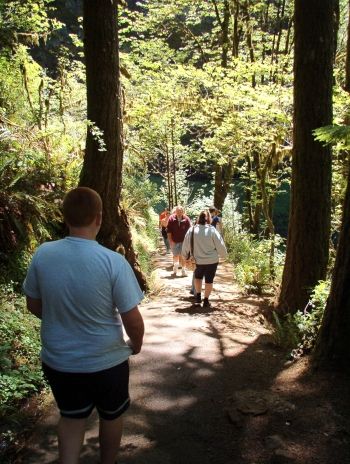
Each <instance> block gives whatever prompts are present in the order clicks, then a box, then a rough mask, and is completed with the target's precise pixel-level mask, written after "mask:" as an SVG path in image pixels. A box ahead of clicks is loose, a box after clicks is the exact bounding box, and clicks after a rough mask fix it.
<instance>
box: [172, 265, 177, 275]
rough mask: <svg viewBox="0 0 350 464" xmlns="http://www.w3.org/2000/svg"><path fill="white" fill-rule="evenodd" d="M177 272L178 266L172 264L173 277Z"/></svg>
mask: <svg viewBox="0 0 350 464" xmlns="http://www.w3.org/2000/svg"><path fill="white" fill-rule="evenodd" d="M177 270H178V265H177V264H174V267H173V276H176V274H177Z"/></svg>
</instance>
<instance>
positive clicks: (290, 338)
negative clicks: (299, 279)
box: [273, 281, 330, 359]
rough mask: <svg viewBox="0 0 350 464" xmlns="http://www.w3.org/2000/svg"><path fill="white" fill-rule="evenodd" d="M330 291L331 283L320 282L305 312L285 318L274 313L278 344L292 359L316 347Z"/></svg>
mask: <svg viewBox="0 0 350 464" xmlns="http://www.w3.org/2000/svg"><path fill="white" fill-rule="evenodd" d="M329 289H330V282H329V281H320V282H319V283H318V285H316V287H315V288H314V290H313V292H312V294H311V298H310V301H309V303H308V304H307V306H306V307H305V309H304V310H303V311H297V312H296V313H295V314H287V315H286V316H285V317H284V318H282V317H281V316H278V314H277V313H276V312H273V317H274V323H275V324H274V337H275V340H276V343H277V344H278V345H280V346H282V347H284V348H286V349H287V350H289V351H290V354H291V357H292V358H294V359H296V358H299V357H300V356H302V355H303V354H306V353H310V352H311V351H312V349H313V347H314V346H315V343H316V339H317V335H318V332H319V329H320V326H321V323H322V318H323V313H324V310H325V307H326V302H327V298H328V295H329Z"/></svg>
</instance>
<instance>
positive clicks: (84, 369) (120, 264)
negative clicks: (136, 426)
mask: <svg viewBox="0 0 350 464" xmlns="http://www.w3.org/2000/svg"><path fill="white" fill-rule="evenodd" d="M63 216H64V219H65V222H66V223H67V225H68V228H69V236H68V237H66V238H64V239H62V240H57V241H52V242H47V243H44V244H42V245H41V246H39V248H38V249H37V251H36V252H35V254H34V256H33V259H32V261H31V264H30V266H29V269H28V272H27V276H26V279H25V281H24V284H23V290H24V293H25V295H26V299H27V307H28V309H29V311H30V312H32V313H33V314H34V315H35V316H37V317H38V318H40V319H41V341H42V350H41V360H42V366H43V372H44V375H45V377H46V378H47V380H48V382H49V384H50V387H51V389H52V392H53V395H54V397H55V400H56V403H57V405H58V408H59V410H60V414H61V417H60V420H59V424H58V444H59V460H60V463H61V464H75V463H78V461H79V455H80V450H81V446H82V443H83V440H84V434H85V425H86V419H87V417H88V416H89V415H90V414H91V412H92V410H93V409H94V408H96V409H97V411H98V413H99V418H100V437H99V438H100V455H101V463H102V464H111V463H114V462H115V460H116V456H117V453H118V449H119V445H120V440H121V435H122V414H123V413H124V412H125V411H126V410H127V409H128V407H129V405H130V399H129V391H128V385H129V364H128V358H129V356H130V355H131V354H137V353H139V352H140V350H141V347H142V341H143V334H144V324H143V319H142V316H141V314H140V312H139V309H138V306H137V305H138V304H139V303H140V301H141V300H142V298H143V293H142V291H141V289H140V287H139V285H138V283H137V280H136V277H135V274H134V272H133V270H132V269H131V267H130V265H129V264H128V262H127V261H126V260H125V258H124V257H123V256H121V255H120V254H118V253H116V252H114V251H112V250H109V249H107V248H105V247H103V246H101V245H99V244H98V243H97V242H96V240H95V239H96V235H97V233H98V231H99V230H100V227H101V223H102V201H101V198H100V196H99V195H98V193H97V192H95V191H94V190H92V189H89V188H87V187H78V188H76V189H74V190H71V191H70V192H69V193H68V194H67V195H66V196H65V198H64V202H63ZM123 326H124V329H125V332H126V334H127V335H128V337H129V340H128V341H124V338H123Z"/></svg>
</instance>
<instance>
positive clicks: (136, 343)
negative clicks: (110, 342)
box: [120, 306, 145, 354]
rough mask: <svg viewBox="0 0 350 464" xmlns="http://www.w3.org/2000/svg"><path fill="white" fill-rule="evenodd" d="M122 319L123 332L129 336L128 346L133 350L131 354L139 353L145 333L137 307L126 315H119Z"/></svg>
mask: <svg viewBox="0 0 350 464" xmlns="http://www.w3.org/2000/svg"><path fill="white" fill-rule="evenodd" d="M120 317H121V318H122V321H123V325H124V328H125V332H126V333H127V335H128V336H129V339H130V340H129V342H128V344H129V345H130V347H131V348H132V350H133V354H137V353H139V352H140V351H141V347H142V341H143V335H144V333H145V326H144V323H143V319H142V316H141V313H140V311H139V309H138V307H137V306H135V308H133V309H131V310H130V311H128V312H127V313H122V314H120Z"/></svg>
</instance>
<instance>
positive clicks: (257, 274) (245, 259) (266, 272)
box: [224, 227, 284, 294]
mask: <svg viewBox="0 0 350 464" xmlns="http://www.w3.org/2000/svg"><path fill="white" fill-rule="evenodd" d="M224 238H225V243H226V246H227V249H228V252H229V259H230V261H231V262H232V263H233V264H234V267H235V277H236V279H237V281H238V282H239V284H240V285H241V286H242V287H243V288H244V289H245V291H246V292H247V293H257V294H261V293H263V292H266V291H268V290H270V289H271V287H272V286H273V285H275V284H276V282H278V281H280V279H281V275H282V269H283V261H284V254H283V253H282V252H281V251H280V250H279V249H278V248H276V249H275V256H274V267H275V271H276V276H275V277H274V278H273V277H272V276H271V272H270V260H269V252H270V246H271V241H270V240H267V239H261V240H257V239H254V238H253V237H252V236H251V235H249V234H247V233H245V232H239V231H235V230H232V229H228V228H227V227H225V229H224ZM279 240H280V239H278V237H277V238H276V247H278V245H279Z"/></svg>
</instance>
